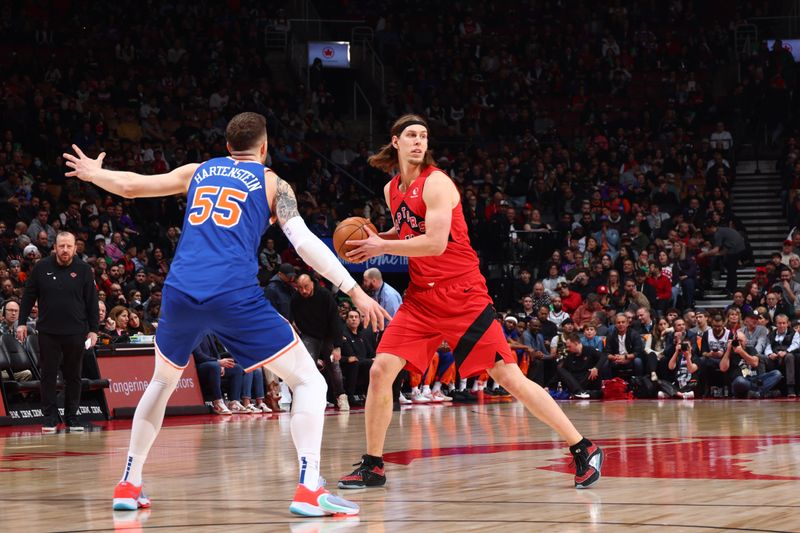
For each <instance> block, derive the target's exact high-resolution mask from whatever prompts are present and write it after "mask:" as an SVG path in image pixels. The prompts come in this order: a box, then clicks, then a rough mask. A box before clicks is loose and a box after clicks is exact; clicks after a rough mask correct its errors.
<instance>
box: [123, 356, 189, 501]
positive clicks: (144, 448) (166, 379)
mask: <svg viewBox="0 0 800 533" xmlns="http://www.w3.org/2000/svg"><path fill="white" fill-rule="evenodd" d="M156 350H158V347H156ZM159 354H160V352H159ZM159 354H156V358H155V359H156V366H155V370H154V371H153V379H151V380H150V383H149V384H148V385H147V389H146V390H145V391H144V394H143V395H142V399H141V400H139V405H137V406H136V413H135V414H134V415H133V427H131V442H130V446H129V448H128V459H127V461H126V463H125V471H124V472H123V473H122V479H121V480H120V481H127V482H128V483H131V484H133V485H136V486H137V487H138V486H140V485H141V484H142V468H143V467H144V463H145V461H146V460H147V454H148V453H149V452H150V448H151V447H152V446H153V442H154V441H155V440H156V437H157V436H158V432H159V431H160V430H161V423H162V422H163V421H164V411H166V409H167V402H168V401H169V397H170V396H171V395H172V392H173V391H174V390H175V387H177V385H178V380H180V378H181V374H183V370H181V369H178V368H175V367H174V366H172V365H170V364H169V363H167V362H166V361H165V360H164V358H163V356H162V355H159Z"/></svg>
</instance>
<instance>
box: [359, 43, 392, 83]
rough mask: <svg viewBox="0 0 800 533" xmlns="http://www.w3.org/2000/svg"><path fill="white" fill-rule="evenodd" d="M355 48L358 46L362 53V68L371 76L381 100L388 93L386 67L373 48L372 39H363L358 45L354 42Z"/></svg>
mask: <svg viewBox="0 0 800 533" xmlns="http://www.w3.org/2000/svg"><path fill="white" fill-rule="evenodd" d="M354 46H357V47H358V48H359V49H360V52H361V53H360V54H358V56H360V66H361V67H362V68H363V69H365V71H366V72H367V73H368V74H369V76H370V79H371V80H372V83H374V84H375V86H376V87H377V88H378V91H379V92H380V94H381V98H383V95H384V94H385V92H386V67H385V66H384V64H383V61H381V58H380V57H378V53H377V52H376V51H375V48H373V46H372V41H371V39H365V38H362V39H361V40H359V41H358V43H357V44H355V41H354Z"/></svg>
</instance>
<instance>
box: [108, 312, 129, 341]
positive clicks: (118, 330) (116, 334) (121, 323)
mask: <svg viewBox="0 0 800 533" xmlns="http://www.w3.org/2000/svg"><path fill="white" fill-rule="evenodd" d="M108 317H109V318H110V319H111V320H113V321H114V327H113V328H112V329H111V330H110V331H109V335H110V336H111V339H112V340H113V342H128V341H129V340H130V337H129V335H128V333H129V332H128V324H129V322H130V312H129V311H128V308H127V307H125V306H124V305H117V306H115V307H114V308H112V309H111V312H110V313H108Z"/></svg>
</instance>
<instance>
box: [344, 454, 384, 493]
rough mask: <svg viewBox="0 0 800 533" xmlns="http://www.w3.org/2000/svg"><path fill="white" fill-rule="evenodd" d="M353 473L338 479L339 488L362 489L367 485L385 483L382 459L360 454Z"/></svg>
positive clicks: (374, 485) (372, 485)
mask: <svg viewBox="0 0 800 533" xmlns="http://www.w3.org/2000/svg"><path fill="white" fill-rule="evenodd" d="M353 466H357V467H358V468H356V469H355V470H353V473H352V474H350V475H349V476H344V477H343V478H342V479H340V480H339V488H340V489H364V488H367V487H382V486H383V485H385V484H386V475H385V472H384V470H383V461H381V460H379V459H376V458H374V457H372V456H369V455H362V456H361V462H360V463H356V464H354V465H353Z"/></svg>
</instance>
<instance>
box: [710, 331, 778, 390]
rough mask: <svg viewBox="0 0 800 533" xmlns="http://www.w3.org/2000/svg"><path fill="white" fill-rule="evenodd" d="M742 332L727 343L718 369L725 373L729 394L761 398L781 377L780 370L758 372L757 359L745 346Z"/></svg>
mask: <svg viewBox="0 0 800 533" xmlns="http://www.w3.org/2000/svg"><path fill="white" fill-rule="evenodd" d="M746 344H747V342H746V339H745V338H744V334H742V333H739V334H738V335H737V338H736V339H734V340H733V341H731V342H730V343H728V345H727V348H726V349H725V351H724V353H723V355H722V358H721V359H720V363H719V369H720V371H721V372H724V373H726V375H727V380H728V382H729V383H730V387H731V394H732V395H733V396H735V397H737V398H745V397H746V398H763V397H765V396H766V394H767V393H768V392H769V391H771V390H772V389H773V388H774V387H775V386H776V385H777V384H778V383H779V382H780V381H781V379H782V377H783V376H781V372H780V370H771V371H768V372H764V373H762V374H759V372H758V365H759V359H758V357H757V356H756V355H755V354H754V353H753V350H752V349H750V350H748V349H747V348H746Z"/></svg>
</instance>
